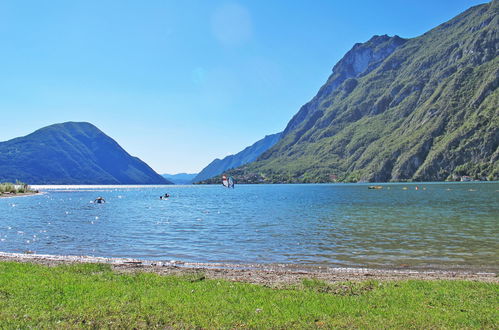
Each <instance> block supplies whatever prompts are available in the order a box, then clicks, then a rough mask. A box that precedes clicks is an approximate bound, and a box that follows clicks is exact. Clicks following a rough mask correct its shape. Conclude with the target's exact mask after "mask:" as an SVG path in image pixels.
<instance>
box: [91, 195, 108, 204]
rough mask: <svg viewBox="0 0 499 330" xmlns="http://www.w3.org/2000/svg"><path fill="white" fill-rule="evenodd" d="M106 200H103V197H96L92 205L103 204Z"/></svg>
mask: <svg viewBox="0 0 499 330" xmlns="http://www.w3.org/2000/svg"><path fill="white" fill-rule="evenodd" d="M105 202H106V200H105V199H104V198H103V197H100V196H99V197H97V198H96V199H95V200H94V203H97V204H102V203H105Z"/></svg>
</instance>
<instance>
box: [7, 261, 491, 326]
mask: <svg viewBox="0 0 499 330" xmlns="http://www.w3.org/2000/svg"><path fill="white" fill-rule="evenodd" d="M498 298H499V286H498V285H497V284H491V283H480V282H471V281H414V280H411V281H398V282H377V281H366V282H357V283H350V282H346V283H337V284H326V283H324V282H321V281H317V280H313V279H311V280H305V281H303V283H302V284H301V285H298V286H295V287H293V288H287V289H272V288H268V287H264V286H259V285H254V284H246V283H235V282H229V281H222V280H207V279H204V276H202V274H196V275H190V276H159V275H155V274H148V273H137V274H128V275H124V274H118V273H115V272H113V271H111V269H110V267H109V266H108V265H95V264H77V265H63V266H58V267H46V266H40V265H34V264H25V263H14V262H1V263H0V328H26V327H36V328H53V327H57V328H71V327H85V328H87V327H112V328H133V327H138V328H146V327H148V328H149V327H161V328H164V327H174V328H199V327H200V328H234V327H245V328H315V327H328V328H330V327H359V328H425V329H427V328H453V329H455V328H495V327H497V325H498V321H499V315H498V313H499V312H498V307H499V303H498V301H499V300H498Z"/></svg>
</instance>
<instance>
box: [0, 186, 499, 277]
mask: <svg viewBox="0 0 499 330" xmlns="http://www.w3.org/2000/svg"><path fill="white" fill-rule="evenodd" d="M382 186H383V189H380V190H370V189H367V187H368V185H367V184H309V185H308V184H304V185H236V188H235V189H226V188H223V187H222V186H221V185H220V186H219V185H205V186H194V185H192V186H93V187H71V186H58V187H56V186H53V187H50V186H44V187H39V188H40V189H41V190H42V191H43V192H45V193H44V194H42V195H37V196H28V197H18V198H1V199H0V251H3V252H18V253H23V252H26V251H30V252H35V253H39V254H64V255H91V256H102V257H133V258H139V259H146V260H164V261H170V260H180V261H185V262H202V263H211V262H214V263H238V264H240V263H242V264H254V263H258V264H262V263H263V264H266V263H282V264H296V265H304V266H305V265H307V266H328V267H373V268H390V269H393V268H395V269H397V268H410V269H446V270H475V271H476V270H479V271H498V270H499V265H498V262H497V260H499V183H424V184H422V183H418V184H382ZM416 187H417V188H418V190H416ZM166 192H167V193H169V194H170V195H171V197H170V198H168V199H167V200H160V199H159V196H160V195H162V194H164V193H166ZM98 196H102V197H104V198H105V199H106V201H107V202H106V203H105V204H94V203H93V200H94V199H95V198H96V197H98Z"/></svg>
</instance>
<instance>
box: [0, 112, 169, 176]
mask: <svg viewBox="0 0 499 330" xmlns="http://www.w3.org/2000/svg"><path fill="white" fill-rule="evenodd" d="M16 180H20V181H23V182H26V183H29V184H171V182H170V181H168V180H166V179H165V178H163V177H162V176H160V175H159V174H157V173H156V172H155V171H154V170H153V169H152V168H150V167H149V166H148V165H147V164H146V163H144V162H143V161H141V160H140V159H139V158H137V157H132V156H130V155H129V154H128V153H127V152H126V151H125V150H124V149H123V148H122V147H121V146H120V145H119V144H118V143H117V142H116V141H114V140H113V139H112V138H110V137H109V136H107V135H106V134H104V133H103V132H102V131H100V130H99V129H98V128H97V127H95V126H94V125H92V124H90V123H86V122H66V123H62V124H54V125H51V126H47V127H44V128H41V129H39V130H37V131H35V132H33V133H31V134H29V135H26V136H23V137H18V138H15V139H12V140H9V141H5V142H0V182H4V181H11V182H15V181H16Z"/></svg>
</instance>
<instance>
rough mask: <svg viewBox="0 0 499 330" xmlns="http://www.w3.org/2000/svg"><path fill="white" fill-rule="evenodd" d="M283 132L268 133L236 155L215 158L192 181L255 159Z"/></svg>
mask: <svg viewBox="0 0 499 330" xmlns="http://www.w3.org/2000/svg"><path fill="white" fill-rule="evenodd" d="M281 134H282V133H276V134H271V135H267V136H265V137H264V138H263V139H261V140H259V141H257V142H255V143H254V144H252V145H251V146H249V147H246V148H245V149H244V150H243V151H240V152H238V153H237V154H235V155H230V156H227V157H225V158H224V159H218V158H217V159H215V160H214V161H212V162H211V163H210V164H208V166H206V167H205V168H203V170H202V171H201V172H199V174H198V175H197V176H196V177H195V178H194V179H193V181H192V182H200V181H203V180H206V179H209V178H213V177H214V176H217V175H220V174H222V173H223V172H225V171H227V170H230V169H232V168H235V167H238V166H241V165H244V164H247V163H250V162H253V161H255V160H256V159H257V158H258V157H259V156H260V155H261V154H262V153H264V152H265V151H266V150H268V149H269V148H271V147H272V146H274V145H275V144H276V143H277V141H279V139H280V138H281ZM217 179H218V178H217Z"/></svg>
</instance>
